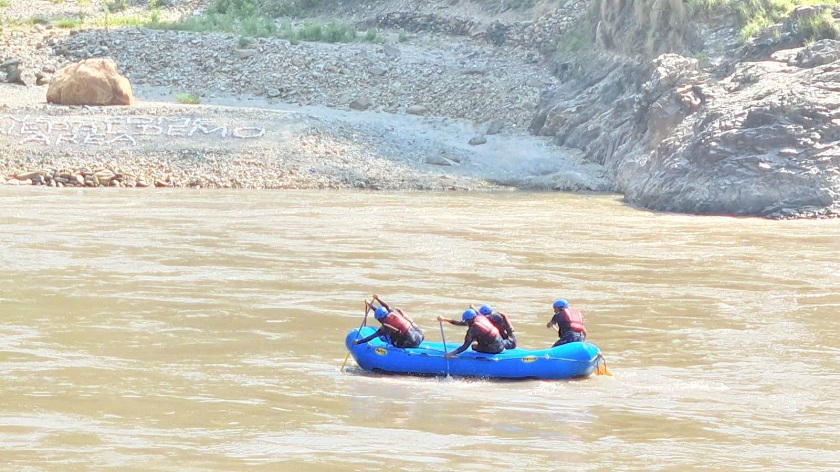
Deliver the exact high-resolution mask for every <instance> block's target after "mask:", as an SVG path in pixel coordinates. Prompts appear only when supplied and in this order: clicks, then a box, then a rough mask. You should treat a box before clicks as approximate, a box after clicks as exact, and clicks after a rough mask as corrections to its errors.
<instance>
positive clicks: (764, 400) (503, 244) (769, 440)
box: [0, 188, 840, 472]
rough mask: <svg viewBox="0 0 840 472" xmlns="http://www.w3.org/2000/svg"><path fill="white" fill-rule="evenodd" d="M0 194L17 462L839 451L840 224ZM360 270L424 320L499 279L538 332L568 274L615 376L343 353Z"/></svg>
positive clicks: (572, 458)
mask: <svg viewBox="0 0 840 472" xmlns="http://www.w3.org/2000/svg"><path fill="white" fill-rule="evenodd" d="M0 215H2V221H3V222H4V230H3V232H2V233H0V249H2V251H0V287H2V291H1V292H0V313H2V318H0V368H2V371H3V373H4V375H3V382H2V384H0V408H2V410H0V411H2V415H0V463H3V464H4V465H6V467H5V468H8V469H9V470H25V469H27V468H31V469H32V470H43V469H54V470H68V469H76V468H80V469H89V468H109V469H110V468H117V469H120V470H189V469H193V470H243V469H250V468H253V469H257V470H265V469H266V468H270V469H273V470H325V469H326V468H329V469H330V470H335V471H339V470H359V469H362V468H364V469H374V470H376V469H379V470H383V469H388V468H401V469H406V470H441V469H444V468H449V469H457V470H487V468H488V467H493V468H497V463H498V462H502V463H504V464H507V465H508V466H507V467H508V468H513V469H516V470H556V469H558V468H559V469H574V470H687V469H692V470H697V469H716V470H739V471H743V470H780V471H781V470H793V469H796V470H831V471H834V472H836V470H837V467H838V465H839V464H840V452H838V448H837V444H838V437H840V426H838V425H839V424H840V407H838V406H837V405H838V403H837V401H836V390H837V385H840V317H838V316H837V312H838V307H840V290H838V288H840V263H838V262H840V261H838V254H840V251H838V250H840V242H838V241H840V238H838V237H840V221H791V222H778V221H765V220H757V219H734V218H716V217H691V216H683V215H668V214H655V213H649V212H642V211H638V210H635V209H632V208H628V207H625V206H623V205H622V204H621V203H620V202H619V201H618V200H617V199H616V198H615V197H612V196H579V195H578V196H574V195H559V194H550V195H547V194H527V193H503V194H457V195H456V194H387V193H355V192H353V193H351V192H348V193H315V192H311V193H306V192H301V193H297V192H223V191H201V192H196V191H172V192H164V191H159V190H155V191H148V192H143V191H136V192H135V191H114V192H108V191H101V190H100V191H93V192H89V191H76V190H73V191H64V192H56V191H54V190H53V191H42V189H28V188H27V189H23V188H20V189H13V188H7V189H0ZM373 291H376V292H377V293H379V294H380V295H381V296H382V298H383V299H385V300H386V301H387V302H390V303H393V304H395V305H398V306H402V307H404V308H406V309H408V311H409V312H410V313H411V314H412V316H413V317H414V318H415V320H417V321H418V323H419V324H420V325H421V326H423V327H424V328H426V334H427V337H428V338H429V339H432V340H437V338H438V336H439V327H438V324H437V322H436V321H435V320H434V318H435V316H437V315H438V314H443V315H446V316H449V317H454V316H457V315H458V314H459V313H460V312H461V311H463V309H464V308H465V306H466V305H468V304H469V303H476V304H479V303H491V304H492V305H494V307H496V308H498V309H501V310H503V311H505V312H507V313H508V314H509V315H510V316H511V317H512V320H513V321H514V324H515V326H516V328H517V330H518V331H519V340H520V343H521V344H522V345H523V347H534V348H537V347H540V348H542V347H547V346H550V345H551V344H552V343H553V342H554V338H555V337H556V331H553V330H547V329H545V327H544V326H545V323H546V322H547V321H548V319H549V317H550V315H551V309H550V304H551V301H553V299H555V298H557V297H559V296H564V297H566V298H568V299H570V300H571V301H572V302H573V304H574V305H576V306H578V307H580V308H582V309H583V311H584V314H585V315H586V317H587V320H588V323H587V330H588V331H589V333H590V338H589V340H591V341H592V342H594V343H596V344H598V345H599V346H600V347H601V349H602V350H603V351H604V352H605V354H606V355H607V359H608V361H609V362H610V364H609V365H610V370H612V371H613V373H614V374H615V375H614V376H613V377H609V378H607V377H593V378H590V379H586V380H582V381H568V382H542V381H524V382H496V381H483V380H463V379H460V380H456V379H429V378H413V377H392V376H385V377H382V376H377V375H370V374H366V373H362V372H358V370H357V369H356V368H355V367H354V366H353V364H352V361H351V362H350V367H349V368H348V369H347V372H346V373H341V372H338V367H339V366H340V365H341V363H342V361H343V360H344V356H345V353H346V352H345V350H344V347H343V340H344V336H345V334H346V332H347V331H348V330H350V329H352V328H355V327H357V326H358V324H359V323H360V322H361V318H362V309H363V305H362V300H363V299H364V297H366V296H369V295H370V293H371V292H373ZM446 329H447V337H448V338H449V336H451V337H452V338H451V340H459V339H460V336H462V330H461V329H460V328H455V327H451V326H448V327H447V328H446ZM489 451H492V453H488V452H489Z"/></svg>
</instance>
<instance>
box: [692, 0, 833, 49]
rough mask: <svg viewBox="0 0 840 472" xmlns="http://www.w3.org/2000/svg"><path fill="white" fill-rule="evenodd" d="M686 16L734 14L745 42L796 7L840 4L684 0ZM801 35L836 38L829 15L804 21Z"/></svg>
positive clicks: (787, 0)
mask: <svg viewBox="0 0 840 472" xmlns="http://www.w3.org/2000/svg"><path fill="white" fill-rule="evenodd" d="M685 5H686V7H687V10H688V12H689V15H691V16H693V17H706V18H711V17H714V16H715V15H719V14H721V13H727V12H729V13H732V14H734V16H735V18H736V20H737V22H738V24H739V27H740V28H741V31H740V37H741V40H742V41H743V42H747V41H749V40H750V39H751V38H753V37H755V36H756V35H757V34H759V33H760V32H761V31H763V30H764V29H765V28H767V27H768V26H771V25H773V24H776V23H779V22H781V21H783V20H784V19H785V18H787V16H788V15H789V14H790V12H791V11H793V9H794V8H796V7H797V6H799V5H840V0H685ZM805 23H807V24H802V25H797V26H800V31H805V32H806V33H803V34H802V35H803V36H804V37H806V38H809V39H811V40H819V39H826V38H833V37H837V36H836V35H837V26H836V25H835V22H834V19H833V18H832V17H831V15H830V13H826V14H825V15H821V16H819V17H816V18H812V19H809V20H806V21H805Z"/></svg>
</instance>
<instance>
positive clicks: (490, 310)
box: [478, 305, 493, 316]
mask: <svg viewBox="0 0 840 472" xmlns="http://www.w3.org/2000/svg"><path fill="white" fill-rule="evenodd" d="M478 312H479V313H481V314H482V315H485V316H486V315H489V314H490V313H493V308H491V307H490V305H481V308H479V309H478Z"/></svg>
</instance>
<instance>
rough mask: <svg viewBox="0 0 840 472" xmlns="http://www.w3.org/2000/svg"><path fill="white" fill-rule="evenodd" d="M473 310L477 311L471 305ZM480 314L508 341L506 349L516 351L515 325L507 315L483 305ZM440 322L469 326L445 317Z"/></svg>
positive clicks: (479, 310)
mask: <svg viewBox="0 0 840 472" xmlns="http://www.w3.org/2000/svg"><path fill="white" fill-rule="evenodd" d="M470 309H471V310H475V307H474V306H473V305H470ZM478 314H479V315H483V316H484V317H485V318H487V320H488V321H490V322H491V323H493V326H495V327H496V329H498V330H499V335H500V336H501V337H502V339H504V340H506V341H508V343H507V344H508V347H507V348H506V349H514V348H515V347H516V336H515V335H514V334H513V325H512V324H511V323H510V321H508V318H507V315H505V314H504V313H500V312H498V311H494V310H493V308H492V307H491V306H490V305H487V304H485V305H481V307H480V308H479V309H478ZM438 321H446V322H447V323H449V324H452V325H455V326H467V322H466V321H458V320H450V319H446V318H443V317H438Z"/></svg>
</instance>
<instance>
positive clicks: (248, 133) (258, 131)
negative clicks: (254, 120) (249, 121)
mask: <svg viewBox="0 0 840 472" xmlns="http://www.w3.org/2000/svg"><path fill="white" fill-rule="evenodd" d="M264 135H265V128H257V127H254V126H243V127H241V128H234V129H233V137H234V138H242V139H251V138H260V137H262V136H264Z"/></svg>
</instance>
